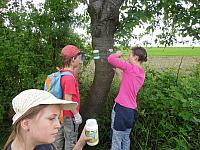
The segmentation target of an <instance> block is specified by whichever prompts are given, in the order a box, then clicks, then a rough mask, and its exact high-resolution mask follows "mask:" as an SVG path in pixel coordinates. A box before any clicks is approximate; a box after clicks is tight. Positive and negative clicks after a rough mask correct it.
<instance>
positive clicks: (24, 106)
mask: <svg viewBox="0 0 200 150" xmlns="http://www.w3.org/2000/svg"><path fill="white" fill-rule="evenodd" d="M41 104H58V105H60V106H61V109H63V110H72V109H75V108H76V107H77V103H76V102H73V101H68V100H61V99H57V98H56V97H55V96H54V95H52V94H51V93H49V92H47V91H44V90H38V89H29V90H25V91H23V92H21V93H19V94H18V95H17V96H16V97H15V98H14V99H13V100H12V106H13V109H14V111H15V115H14V116H13V118H12V120H13V124H14V123H15V122H16V121H17V120H18V119H19V118H20V117H21V116H22V115H24V114H25V113H26V112H27V111H28V110H29V109H30V108H32V107H35V106H38V105H41Z"/></svg>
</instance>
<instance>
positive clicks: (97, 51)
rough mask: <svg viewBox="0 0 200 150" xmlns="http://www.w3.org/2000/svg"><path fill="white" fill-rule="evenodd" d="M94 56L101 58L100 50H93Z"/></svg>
mask: <svg viewBox="0 0 200 150" xmlns="http://www.w3.org/2000/svg"><path fill="white" fill-rule="evenodd" d="M93 58H94V59H99V58H100V55H99V50H93Z"/></svg>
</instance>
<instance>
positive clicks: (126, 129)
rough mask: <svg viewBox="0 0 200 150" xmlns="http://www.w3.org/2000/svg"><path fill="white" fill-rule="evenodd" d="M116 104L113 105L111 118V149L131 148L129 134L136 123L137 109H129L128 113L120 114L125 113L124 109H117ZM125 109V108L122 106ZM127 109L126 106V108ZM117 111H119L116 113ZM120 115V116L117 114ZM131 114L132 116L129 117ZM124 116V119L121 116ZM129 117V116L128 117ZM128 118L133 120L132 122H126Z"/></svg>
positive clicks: (125, 149) (124, 149)
mask: <svg viewBox="0 0 200 150" xmlns="http://www.w3.org/2000/svg"><path fill="white" fill-rule="evenodd" d="M116 105H119V104H115V105H114V106H113V110H112V114H111V118H112V122H111V130H112V145H111V150H129V149H130V138H129V135H130V133H131V130H132V128H133V126H134V124H135V115H136V111H135V110H133V111H132V110H130V112H129V110H128V114H129V115H126V113H127V112H125V114H124V115H123V114H121V115H122V116H121V115H120V114H119V113H124V111H123V110H122V111H121V108H120V110H119V109H115V107H116ZM117 107H123V106H117ZM122 109H124V108H122ZM125 109H126V108H125ZM116 112H117V113H116ZM116 114H117V115H119V116H120V117H119V116H116ZM130 115H131V118H129V117H130ZM123 116H124V119H122V118H121V117H123ZM126 117H128V118H126ZM127 120H132V121H131V122H126V121H127Z"/></svg>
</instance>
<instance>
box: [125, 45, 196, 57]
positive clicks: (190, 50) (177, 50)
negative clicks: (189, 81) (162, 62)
mask: <svg viewBox="0 0 200 150" xmlns="http://www.w3.org/2000/svg"><path fill="white" fill-rule="evenodd" d="M145 49H146V50H147V53H148V56H200V47H146V48H145ZM123 52H124V56H125V57H128V54H129V51H128V50H124V51H123Z"/></svg>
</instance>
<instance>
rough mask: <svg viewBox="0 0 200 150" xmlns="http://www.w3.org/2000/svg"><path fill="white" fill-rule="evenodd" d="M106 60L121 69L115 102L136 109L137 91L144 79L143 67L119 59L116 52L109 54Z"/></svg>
mask: <svg viewBox="0 0 200 150" xmlns="http://www.w3.org/2000/svg"><path fill="white" fill-rule="evenodd" d="M108 62H109V63H110V64H111V65H112V66H113V67H115V68H119V69H121V70H122V71H123V75H122V80H121V85H120V89H119V93H118V95H117V97H116V98H115V102H116V103H118V104H120V105H122V106H124V107H127V108H132V109H136V108H137V101H136V97H137V93H138V91H139V90H140V88H141V87H142V85H143V83H144V79H145V72H144V69H143V68H141V67H139V66H137V65H135V64H131V63H129V62H125V61H123V60H120V59H119V57H118V55H116V54H111V55H110V56H109V57H108Z"/></svg>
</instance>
